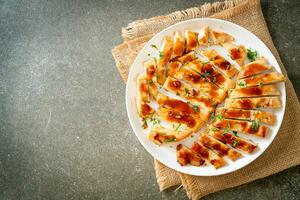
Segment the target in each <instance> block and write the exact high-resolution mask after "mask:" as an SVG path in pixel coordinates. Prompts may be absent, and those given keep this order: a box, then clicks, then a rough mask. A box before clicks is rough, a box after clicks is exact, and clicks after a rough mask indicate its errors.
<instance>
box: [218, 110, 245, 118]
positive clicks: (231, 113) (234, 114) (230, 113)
mask: <svg viewBox="0 0 300 200" xmlns="http://www.w3.org/2000/svg"><path fill="white" fill-rule="evenodd" d="M222 115H223V116H224V117H229V118H238V117H243V118H250V111H248V110H223V111H222Z"/></svg>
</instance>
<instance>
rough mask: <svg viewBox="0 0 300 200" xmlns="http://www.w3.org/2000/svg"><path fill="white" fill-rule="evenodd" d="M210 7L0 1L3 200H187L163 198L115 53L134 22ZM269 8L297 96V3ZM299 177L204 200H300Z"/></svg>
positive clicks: (173, 195) (268, 4) (294, 173)
mask: <svg viewBox="0 0 300 200" xmlns="http://www.w3.org/2000/svg"><path fill="white" fill-rule="evenodd" d="M203 2H204V1H179V0H177V1H171V0H168V1H161V2H158V1H155V2H152V1H149V2H143V1H138V0H135V1H92V0H86V1H83V0H76V1H71V0H65V1H62V0H56V1H54V0H53V1H46V0H45V1H42V0H41V1H38V0H31V1H14V0H0V105H1V107H0V116H1V120H0V199H60V200H61V199H184V198H186V195H185V193H184V192H183V191H182V190H178V191H177V192H174V191H173V190H169V191H167V192H159V191H158V186H157V184H156V180H155V174H154V170H153V159H152V157H151V156H150V155H149V154H148V153H147V152H146V151H145V150H144V148H143V147H142V146H141V145H140V143H139V142H138V140H137V139H136V137H135V136H134V134H133V132H132V130H131V128H130V125H129V122H128V119H127V115H126V110H125V102H124V99H125V98H124V96H125V85H124V84H123V82H122V80H121V78H120V76H119V75H118V71H117V69H116V67H115V64H114V60H113V58H112V55H111V49H112V48H113V47H114V46H115V45H117V44H119V43H120V42H121V37H120V29H121V27H123V26H126V24H127V23H129V22H130V21H132V20H136V19H141V18H147V17H151V16H155V15H160V14H164V13H168V12H171V11H175V10H180V9H184V8H188V7H191V6H196V5H200V4H201V3H203ZM262 5H263V11H264V15H265V17H266V20H267V22H268V26H269V28H270V32H271V34H272V37H273V38H274V42H275V45H276V46H277V48H278V50H279V52H280V54H281V57H282V60H283V62H284V63H285V66H286V68H287V71H288V73H289V76H290V78H291V80H292V82H293V84H294V86H295V89H296V91H297V94H298V95H300V82H299V79H300V67H299V61H300V56H299V51H300V46H299V39H300V24H299V19H300V15H299V13H300V5H299V1H292V0H290V1H283V0H282V1H263V4H262ZM298 97H299V96H298ZM266 164H268V163H266ZM299 174H300V173H299V167H294V168H292V169H289V170H286V171H284V172H281V173H279V174H277V175H273V176H271V177H268V178H265V179H262V180H258V181H255V182H253V183H250V184H246V185H244V186H240V187H237V188H234V189H230V190H226V191H224V192H218V193H215V194H211V195H208V196H207V197H205V198H204V199H289V200H290V199H299V198H300V196H299V195H300V191H299V184H300V176H299ZM249 176H251V175H249Z"/></svg>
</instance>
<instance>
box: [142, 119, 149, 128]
mask: <svg viewBox="0 0 300 200" xmlns="http://www.w3.org/2000/svg"><path fill="white" fill-rule="evenodd" d="M142 127H143V128H144V129H146V128H148V124H147V121H146V120H143V125H142Z"/></svg>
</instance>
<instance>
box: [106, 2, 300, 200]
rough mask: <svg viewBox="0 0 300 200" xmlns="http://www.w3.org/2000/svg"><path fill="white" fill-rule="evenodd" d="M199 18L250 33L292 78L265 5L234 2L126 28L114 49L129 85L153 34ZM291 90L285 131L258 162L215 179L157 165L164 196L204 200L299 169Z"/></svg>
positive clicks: (298, 128)
mask: <svg viewBox="0 0 300 200" xmlns="http://www.w3.org/2000/svg"><path fill="white" fill-rule="evenodd" d="M197 17H213V18H219V19H225V20H228V21H231V22H233V23H236V24H239V25H241V26H243V27H245V28H246V29H248V30H249V31H251V32H252V33H254V34H255V35H257V36H258V37H259V38H260V39H261V40H262V41H263V42H264V43H265V44H266V45H267V46H268V47H269V48H270V50H271V51H272V53H273V54H274V56H275V57H276V59H277V61H278V63H279V65H280V67H281V69H282V71H283V73H284V74H285V75H286V76H287V73H286V70H285V68H284V66H283V64H282V62H281V60H280V57H279V55H278V52H277V50H276V48H275V47H274V44H273V42H272V39H271V36H270V34H269V31H268V28H267V25H266V22H265V20H264V17H263V14H262V10H261V5H260V1H259V0H246V1H244V0H231V1H225V2H216V3H213V4H205V5H202V6H200V7H195V8H190V9H187V10H183V11H177V12H174V13H171V14H168V15H165V16H158V17H153V18H150V19H145V20H138V21H135V22H132V23H130V24H129V25H128V27H126V28H123V29H122V36H123V39H124V42H123V43H122V44H121V45H119V46H117V47H115V48H114V49H113V50H112V54H113V56H114V58H115V61H116V65H117V67H118V69H119V72H120V74H121V76H122V78H123V79H124V81H126V79H127V74H128V72H129V68H130V66H131V64H132V63H133V61H134V59H135V57H136V55H137V53H138V52H139V50H140V49H141V48H142V47H143V46H144V44H145V43H146V42H147V41H148V40H149V39H150V38H151V37H152V36H153V34H155V33H157V32H159V31H160V30H162V29H164V28H166V27H168V26H170V25H171V24H174V23H176V22H179V21H183V20H187V19H191V18H197ZM286 90H287V103H286V112H285V116H284V119H283V122H282V125H281V128H280V131H279V133H278V135H277V137H276V138H275V140H274V141H273V143H272V144H271V145H270V147H269V148H268V149H267V150H266V151H265V152H264V153H263V155H261V156H260V157H259V158H258V159H256V160H255V161H254V162H252V163H251V164H250V165H248V166H246V167H244V168H242V169H240V170H238V171H235V172H233V173H229V174H226V175H221V176H215V177H197V176H191V175H187V174H183V173H179V172H177V171H174V170H172V169H170V168H168V167H166V166H164V165H163V164H161V163H160V162H159V161H157V160H155V171H156V177H157V182H158V184H159V187H160V190H161V191H162V190H165V189H167V188H169V187H171V186H175V185H181V184H182V186H183V187H184V189H185V190H186V192H187V195H188V197H189V198H191V199H199V198H201V197H203V196H205V195H207V194H209V193H213V192H216V191H219V190H223V189H226V188H230V187H234V186H238V185H241V184H244V183H248V182H251V181H253V180H256V179H259V178H263V177H266V176H269V175H271V174H274V173H277V172H280V171H282V170H284V169H287V168H290V167H292V166H295V165H298V164H299V163H300V148H299V147H300V145H299V143H300V120H299V119H300V107H299V102H298V99H297V96H296V93H295V91H294V88H293V86H292V84H291V82H290V80H289V79H287V81H286Z"/></svg>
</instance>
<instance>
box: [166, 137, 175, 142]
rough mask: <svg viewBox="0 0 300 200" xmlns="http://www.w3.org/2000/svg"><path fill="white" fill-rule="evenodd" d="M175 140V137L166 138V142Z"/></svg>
mask: <svg viewBox="0 0 300 200" xmlns="http://www.w3.org/2000/svg"><path fill="white" fill-rule="evenodd" d="M173 141H175V138H169V139H165V140H164V142H173Z"/></svg>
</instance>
